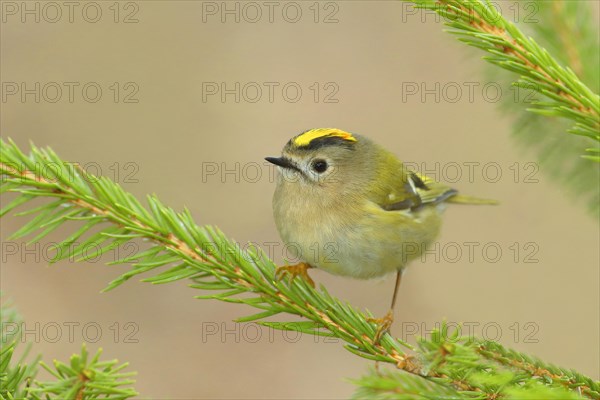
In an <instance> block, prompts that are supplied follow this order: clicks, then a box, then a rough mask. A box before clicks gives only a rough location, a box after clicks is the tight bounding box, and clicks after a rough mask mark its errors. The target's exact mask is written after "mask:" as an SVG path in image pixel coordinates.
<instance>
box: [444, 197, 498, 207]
mask: <svg viewBox="0 0 600 400" xmlns="http://www.w3.org/2000/svg"><path fill="white" fill-rule="evenodd" d="M446 202H447V203H454V204H486V205H493V204H498V201H496V200H492V199H481V198H479V197H473V196H467V195H464V194H456V195H454V196H451V197H449V198H448V199H446Z"/></svg>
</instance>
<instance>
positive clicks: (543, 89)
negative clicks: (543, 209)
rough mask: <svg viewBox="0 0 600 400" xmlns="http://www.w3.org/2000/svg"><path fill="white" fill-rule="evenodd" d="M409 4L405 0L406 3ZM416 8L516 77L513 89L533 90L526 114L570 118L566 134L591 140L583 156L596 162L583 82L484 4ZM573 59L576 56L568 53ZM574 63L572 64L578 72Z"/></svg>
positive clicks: (592, 103)
mask: <svg viewBox="0 0 600 400" xmlns="http://www.w3.org/2000/svg"><path fill="white" fill-rule="evenodd" d="M406 1H409V0H406ZM411 2H413V3H415V4H416V6H417V7H418V8H422V9H426V10H430V11H433V12H436V13H437V14H439V15H440V16H441V17H443V18H444V20H445V24H446V25H447V26H449V27H450V30H449V32H450V33H452V34H455V35H458V36H459V40H460V41H462V42H464V43H466V44H468V45H470V46H473V47H477V48H479V49H481V50H483V51H485V52H486V53H488V54H489V55H488V56H486V57H484V59H486V60H487V61H489V62H490V63H492V64H494V65H496V66H499V67H500V68H503V69H505V70H508V71H511V72H513V73H516V74H518V75H519V79H518V80H516V81H515V82H514V83H513V85H514V86H516V87H518V88H522V89H526V90H533V91H534V92H536V93H538V94H539V95H541V96H543V99H539V100H537V101H535V102H533V103H532V107H531V108H528V109H527V110H528V111H530V112H533V113H537V114H540V115H544V116H555V117H561V118H565V119H567V120H570V121H571V123H572V124H573V125H572V126H571V128H569V129H568V132H569V133H572V134H575V135H580V136H583V137H587V138H589V139H592V140H593V141H594V142H595V146H596V147H592V148H590V149H585V151H586V152H587V153H586V158H587V159H592V160H595V161H599V162H600V157H598V155H597V150H595V149H596V148H597V146H598V143H599V142H600V96H598V94H596V93H595V92H594V91H592V90H591V89H590V88H589V87H588V86H587V85H586V84H584V83H583V82H582V81H581V80H580V79H579V77H578V76H577V75H576V74H575V72H573V70H572V69H571V68H568V67H564V66H562V65H561V64H560V63H559V62H558V61H557V59H556V58H555V57H553V56H552V55H551V54H550V53H549V52H548V51H547V50H545V49H544V48H543V47H541V46H540V45H539V44H538V43H537V42H536V41H534V40H533V39H532V38H530V37H527V36H525V34H523V32H522V31H521V30H520V29H519V28H518V27H516V26H515V25H514V24H512V23H511V22H509V21H507V20H506V19H505V18H504V17H503V16H502V15H501V14H500V13H499V12H498V10H496V8H495V7H494V6H493V4H492V3H491V2H490V1H489V0H412V1H411ZM571 56H572V57H577V54H576V53H575V52H574V51H571ZM578 65H579V64H575V67H576V68H577V66H578Z"/></svg>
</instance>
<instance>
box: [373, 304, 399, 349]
mask: <svg viewBox="0 0 600 400" xmlns="http://www.w3.org/2000/svg"><path fill="white" fill-rule="evenodd" d="M367 321H368V322H374V323H376V324H377V325H378V326H377V331H376V332H375V337H374V338H373V344H376V345H377V344H379V342H380V341H381V338H382V337H383V335H384V334H386V333H389V332H390V328H391V327H392V324H393V323H394V311H393V310H390V311H388V312H387V314H385V315H384V316H383V318H368V319H367Z"/></svg>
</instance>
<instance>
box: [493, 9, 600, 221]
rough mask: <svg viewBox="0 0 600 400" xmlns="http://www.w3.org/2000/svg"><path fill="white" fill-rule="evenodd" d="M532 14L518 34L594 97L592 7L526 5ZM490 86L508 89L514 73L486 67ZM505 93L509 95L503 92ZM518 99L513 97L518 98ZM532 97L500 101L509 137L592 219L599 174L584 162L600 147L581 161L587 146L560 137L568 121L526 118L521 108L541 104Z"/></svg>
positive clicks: (596, 39) (598, 155)
mask: <svg viewBox="0 0 600 400" xmlns="http://www.w3.org/2000/svg"><path fill="white" fill-rule="evenodd" d="M528 4H529V5H530V6H532V8H533V9H534V10H535V16H536V18H537V21H538V22H537V23H531V24H521V25H520V28H521V29H523V31H524V32H525V33H526V34H528V35H533V36H534V37H535V38H537V40H538V41H539V43H540V45H541V46H543V47H544V48H546V49H547V50H548V51H549V52H550V53H551V54H553V55H554V56H556V57H557V59H558V61H559V62H561V63H563V64H566V65H571V66H572V68H573V70H574V71H575V72H576V73H577V75H578V76H579V77H580V78H581V80H582V81H583V82H584V83H585V84H586V85H588V87H590V88H591V89H592V90H593V91H594V92H596V93H598V91H599V90H600V75H599V74H598V70H599V69H600V31H599V30H600V27H599V26H598V23H597V21H596V20H595V19H594V12H593V4H592V2H589V1H544V0H534V1H532V2H530V3H528ZM486 72H487V74H488V75H489V76H490V80H493V81H496V82H500V83H501V84H502V87H503V88H507V89H508V88H509V87H510V82H511V81H512V80H513V78H514V76H513V73H512V72H510V71H508V70H503V69H499V68H496V67H495V66H494V65H491V64H490V65H489V68H487V69H486ZM507 91H508V90H507ZM517 94H518V96H517ZM541 98H542V96H541V95H540V94H538V93H535V92H523V91H520V92H515V96H514V98H512V96H504V97H503V98H502V100H503V101H502V102H501V103H500V106H501V110H502V111H503V112H504V114H505V115H507V116H508V117H509V118H511V119H513V126H512V136H513V137H514V138H515V139H516V140H517V141H518V143H519V144H521V145H522V146H523V147H524V148H528V149H532V150H534V152H535V154H536V156H537V160H538V164H539V166H540V170H541V171H542V172H543V173H545V174H546V175H547V176H549V177H550V178H551V181H552V182H554V183H558V184H560V185H561V186H562V187H563V188H565V189H567V190H568V191H569V192H570V194H571V199H572V200H573V201H574V202H577V203H583V204H585V205H586V206H587V209H588V210H589V211H590V212H591V213H592V214H593V215H594V216H598V215H600V191H599V190H598V182H599V181H600V168H598V166H597V165H594V164H590V163H589V162H588V160H590V159H591V160H596V159H600V146H596V147H589V148H587V149H586V151H587V152H588V155H584V156H581V157H580V154H581V149H582V148H586V147H588V146H589V144H590V143H589V139H588V138H586V137H583V136H579V137H576V136H573V135H564V134H563V132H565V131H566V130H568V128H569V123H570V121H569V120H566V119H560V118H557V117H554V118H553V117H548V116H545V115H539V114H535V113H531V112H527V111H526V110H525V108H524V107H523V105H524V104H528V103H530V102H531V101H532V100H535V101H540V99H541Z"/></svg>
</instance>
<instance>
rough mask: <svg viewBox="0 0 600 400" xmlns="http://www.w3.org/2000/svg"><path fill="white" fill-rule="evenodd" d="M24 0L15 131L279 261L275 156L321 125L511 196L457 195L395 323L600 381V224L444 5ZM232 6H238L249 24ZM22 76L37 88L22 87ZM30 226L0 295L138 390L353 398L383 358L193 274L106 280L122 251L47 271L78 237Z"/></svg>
mask: <svg viewBox="0 0 600 400" xmlns="http://www.w3.org/2000/svg"><path fill="white" fill-rule="evenodd" d="M22 4H25V3H21V2H5V1H3V2H2V7H3V15H2V16H3V21H2V31H1V33H2V39H1V46H2V61H1V78H2V84H3V87H2V89H3V92H2V94H3V99H2V104H1V106H2V115H1V117H2V121H1V134H2V136H3V137H4V138H6V137H12V138H13V139H14V140H15V141H16V142H17V143H18V144H19V145H20V146H22V147H23V148H26V147H27V146H28V141H29V140H32V141H33V142H35V143H36V144H37V145H40V146H51V147H52V148H53V149H54V150H55V151H56V152H57V153H58V154H59V155H60V156H61V157H63V158H64V159H66V160H70V161H78V162H80V163H82V164H84V165H86V166H87V167H88V168H89V172H92V173H94V169H96V172H101V173H102V174H104V175H107V176H109V177H111V178H113V179H116V180H117V181H119V182H120V183H121V184H122V185H123V186H124V187H125V188H126V189H127V190H129V191H131V192H132V193H134V194H135V195H136V196H138V197H139V198H142V197H143V196H145V195H146V194H148V193H156V194H157V195H158V196H159V197H160V198H161V199H162V200H163V201H164V202H165V203H166V204H168V205H171V206H173V207H174V208H176V209H181V208H182V207H184V206H187V207H189V208H190V210H191V212H192V214H193V215H194V217H195V218H196V220H197V222H198V223H199V224H211V225H217V226H219V227H220V228H221V229H222V230H223V231H224V232H225V233H226V234H228V235H229V236H230V237H233V238H235V239H236V240H238V241H240V242H241V243H246V242H248V241H252V242H255V243H258V244H260V245H262V246H270V247H271V248H272V249H273V256H274V258H275V260H276V261H277V262H281V261H282V260H283V258H284V256H285V253H284V249H283V246H282V244H281V243H280V242H279V238H278V235H277V233H276V231H275V226H274V223H273V220H272V216H271V196H272V192H273V190H274V183H273V181H272V179H271V177H270V172H272V170H271V169H270V168H269V167H267V166H266V165H265V164H264V162H263V157H265V156H268V155H277V154H278V153H279V151H280V149H281V147H282V146H283V144H284V143H285V142H286V141H287V140H288V138H289V137H291V136H292V135H294V134H296V133H298V132H300V131H302V130H305V129H308V128H311V127H322V126H332V127H339V128H342V129H346V130H349V131H353V132H358V133H362V134H365V135H368V136H371V137H372V138H374V139H375V140H377V141H378V142H380V143H382V144H383V145H384V146H386V147H388V148H390V149H392V150H393V151H394V152H395V153H397V154H398V155H399V156H400V157H401V158H402V159H404V160H407V161H411V162H416V163H418V164H419V165H421V163H423V164H422V165H424V166H425V168H426V169H428V170H429V173H430V174H431V175H433V176H434V177H436V178H437V179H441V180H446V181H451V182H452V184H453V185H454V186H455V187H456V188H458V189H460V190H463V191H464V192H465V193H469V194H476V195H480V196H484V197H490V198H496V199H498V200H500V201H501V203H502V204H501V205H500V206H498V207H466V206H464V207H461V206H453V207H450V208H449V209H448V211H447V213H446V219H445V225H444V227H443V233H442V235H441V238H440V247H438V249H437V250H435V252H436V256H437V257H438V258H437V259H436V257H435V256H431V257H428V258H427V259H426V260H425V261H424V262H418V261H417V262H414V263H413V264H412V266H411V268H410V270H409V273H408V274H407V275H406V276H405V280H404V282H403V287H402V290H401V292H400V295H399V301H398V304H399V306H398V307H397V313H396V325H395V326H394V333H395V334H396V335H398V336H402V337H404V338H406V339H408V340H409V341H411V342H414V337H415V335H420V334H426V333H427V331H428V330H431V329H432V328H434V326H435V325H434V324H435V322H436V321H441V320H442V319H444V318H446V319H447V320H448V321H450V322H452V323H459V322H463V323H466V324H467V325H468V326H471V327H472V332H473V333H475V334H477V335H479V336H481V335H484V336H486V337H488V338H491V339H498V340H500V342H502V343H503V344H505V345H507V346H510V347H513V348H515V349H518V350H521V351H525V352H528V353H531V354H535V355H536V356H539V357H541V358H543V359H545V360H547V361H550V362H552V363H556V364H558V365H560V366H563V367H569V368H575V369H578V370H580V371H581V372H584V373H586V374H589V375H591V376H592V377H594V378H596V379H597V378H598V377H599V375H600V368H599V357H600V355H599V352H600V350H599V344H598V343H599V340H598V339H599V334H600V333H599V322H600V320H599V313H598V310H599V272H598V266H599V263H600V259H599V254H598V251H599V250H598V242H599V231H598V225H597V221H596V220H595V219H594V218H593V217H590V216H589V215H588V214H586V212H585V210H583V209H582V206H581V205H580V204H578V203H577V202H575V201H574V200H573V199H572V198H571V197H570V196H569V195H567V194H565V193H564V190H563V189H562V188H561V187H558V186H556V185H554V184H553V183H552V182H551V181H550V179H549V178H548V177H547V176H546V175H544V173H543V171H536V169H535V165H532V164H528V163H532V162H535V159H534V158H533V156H532V155H531V154H530V153H528V152H527V151H523V150H522V149H520V148H517V147H516V145H515V143H514V142H513V141H512V140H511V138H510V135H509V132H510V120H509V119H508V118H506V117H505V116H504V115H502V114H501V113H500V112H499V111H498V107H497V104H496V103H495V99H496V97H497V93H496V92H495V91H494V90H495V86H494V85H493V84H492V85H491V86H490V85H488V86H487V87H486V88H485V90H484V84H485V82H484V81H483V80H482V76H483V75H482V74H481V70H482V69H483V62H482V61H480V60H479V59H478V56H479V54H477V57H470V56H469V54H474V52H472V51H470V50H467V49H465V48H464V46H463V45H462V44H460V43H458V42H457V41H456V40H455V39H454V38H452V37H450V36H449V35H447V34H445V33H443V32H442V27H441V25H440V24H436V23H435V22H434V18H433V17H432V16H428V17H426V16H424V15H422V14H420V13H416V14H415V13H414V12H413V10H411V9H410V8H407V6H406V5H404V4H403V3H400V2H392V1H377V2H373V1H371V2H363V1H356V2H354V1H345V2H321V3H313V2H298V3H294V4H292V5H290V3H279V2H275V6H273V7H274V8H273V9H272V10H273V14H272V22H270V21H269V18H270V16H269V8H268V7H267V6H265V5H264V4H263V3H261V2H259V3H252V4H251V5H248V4H246V3H236V2H226V3H222V2H200V1H178V2H168V1H141V2H122V3H113V2H98V3H95V4H96V5H95V6H86V5H85V3H77V2H76V6H75V8H74V9H73V14H72V18H73V21H72V22H70V21H69V18H70V16H69V9H68V8H66V6H62V10H61V13H62V15H61V16H58V14H56V11H57V10H55V9H52V8H51V7H49V6H47V4H48V3H45V2H27V3H26V4H27V6H28V7H30V8H31V9H33V10H34V13H35V12H39V19H40V21H39V22H36V21H35V17H36V15H35V14H32V15H30V14H26V13H25V14H23V12H24V10H22V9H21V7H23V6H22ZM36 4H37V6H36ZM57 4H60V3H57ZM236 4H237V5H236ZM257 6H258V7H259V8H260V10H261V12H262V16H261V17H260V18H258V16H257V14H256V11H257ZM15 7H16V8H15ZM35 7H39V8H38V10H39V11H35V10H36V9H35ZM223 7H227V8H228V10H235V7H238V10H239V13H238V16H239V22H236V21H235V18H236V15H235V14H226V13H225V14H223V12H224V11H225V10H224V8H223ZM513 7H514V6H513ZM517 9H518V8H517ZM98 10H100V12H101V14H97V12H98ZM298 10H300V11H301V15H299V16H298V14H297V11H298ZM317 11H318V12H317ZM234 12H235V11H234ZM511 12H512V13H514V11H511ZM523 12H524V11H521V14H518V13H517V15H516V16H517V17H518V18H521V19H522V18H524V17H525V15H524V14H522V13H523ZM222 17H223V18H225V22H222V21H221V18H222ZM22 18H24V19H25V21H24V22H23V21H22ZM96 19H98V21H97V22H95V23H94V22H92V21H94V20H96ZM295 19H298V21H297V22H295V23H292V22H290V21H294V20H295ZM315 19H316V20H317V22H315ZM513 19H514V18H513ZM54 20H56V21H55V22H52V21H54ZM136 20H137V22H136ZM125 21H128V22H129V23H126V22H125ZM252 21H255V22H252ZM325 21H328V23H325ZM36 82H39V83H40V86H39V89H36V86H35V83H36ZM69 82H73V83H69ZM222 82H224V83H225V84H226V86H227V88H229V89H235V83H236V82H239V84H240V90H239V91H238V95H239V96H240V100H239V102H236V101H235V96H236V95H235V94H231V93H230V94H227V95H225V98H224V101H222V99H221V93H217V94H211V93H212V92H207V90H213V89H215V88H218V89H219V90H220V89H221V88H220V85H221V83H222ZM315 82H316V86H315ZM22 83H25V84H26V85H27V86H26V87H25V89H32V90H33V92H32V93H33V94H31V93H30V94H26V95H25V97H24V98H22V94H23V92H22V90H21V89H23V87H21V84H22ZM422 84H423V85H426V86H424V87H423V86H421V85H422ZM86 85H87V86H86ZM286 85H287V86H286ZM436 85H438V86H436ZM84 86H85V88H86V89H85V90H84ZM284 86H285V87H286V91H285V92H284V91H283V88H284ZM57 87H59V88H61V90H62V93H61V94H60V96H59V95H58V92H56V88H57ZM69 87H72V88H73V92H72V98H71V99H70V98H69V89H68V88H69ZM98 87H99V88H100V89H101V91H102V95H101V96H100V97H98V98H97V101H95V100H96V97H97V95H96V90H97V88H98ZM257 87H260V88H261V89H262V97H260V98H258V97H257V92H256V88H257ZM269 87H273V98H272V99H269ZM317 87H318V88H319V90H318V93H316V92H317ZM415 87H416V88H417V93H414V88H415ZM470 87H473V92H472V95H470V89H469V88H470ZM244 88H245V89H244ZM297 88H300V89H301V94H300V95H299V96H298V95H297V94H296V92H295V90H296V89H297ZM424 88H425V89H427V88H428V89H432V91H433V92H432V93H430V94H424V93H423V90H422V89H424ZM457 88H458V89H457ZM403 89H404V90H403ZM408 89H410V90H413V92H407V90H408ZM234 91H235V90H234ZM411 93H413V94H411ZM36 95H39V102H36V101H35V100H36V99H35V96H36ZM422 95H424V98H422ZM501 95H503V96H512V93H506V92H504V93H501ZM327 96H329V97H327ZM296 97H297V101H295V102H292V100H295V98H296ZM436 97H437V98H436ZM71 100H72V101H71ZM133 100H137V102H131V101H133ZM270 100H272V101H270ZM326 100H327V101H326ZM331 100H337V102H331ZM53 101H55V102H53ZM94 101H95V102H94ZM253 101H254V102H253ZM469 163H472V164H469ZM468 165H473V174H472V176H469V167H468ZM457 166H458V169H457ZM484 166H485V167H486V168H485V169H484V168H483V167H484ZM257 167H259V168H257ZM215 168H217V169H216V173H214V174H213V172H215ZM236 168H237V170H236ZM226 170H231V171H234V172H230V173H225V174H224V175H222V174H221V173H222V172H224V171H225V172H226ZM497 170H499V171H500V172H501V173H502V175H501V176H500V177H499V178H495V176H496V171H497ZM236 171H237V172H236ZM431 171H433V172H431ZM456 171H458V172H459V173H460V174H461V175H460V176H459V177H458V179H454V178H455V177H456ZM517 171H518V175H515V173H516V172H517ZM258 172H260V175H258V176H257V173H258ZM426 172H427V171H426ZM25 220H26V219H25V217H23V218H20V219H19V218H15V217H6V218H4V219H3V220H2V235H1V238H2V241H3V243H2V246H3V247H2V251H3V255H2V268H1V270H0V272H1V274H2V287H1V289H2V291H3V292H4V293H5V295H6V296H7V297H10V298H12V299H13V300H14V302H15V303H16V305H17V307H18V309H19V310H20V312H21V314H22V315H23V317H24V319H25V321H26V324H25V328H26V329H28V330H30V331H31V333H29V336H28V338H29V339H30V340H32V341H37V342H38V343H36V345H35V347H34V352H36V353H41V354H43V357H44V360H46V361H47V362H51V361H52V360H53V359H55V358H56V359H59V360H65V361H66V360H68V357H69V356H70V354H72V353H73V352H78V351H79V347H80V343H81V342H82V341H84V339H85V338H87V339H89V341H95V340H96V336H98V338H97V339H98V340H97V341H96V342H95V343H89V344H88V347H89V348H90V349H91V350H95V349H97V348H98V347H102V348H103V349H104V357H105V358H107V359H110V358H118V359H119V360H121V361H129V362H130V363H131V366H130V370H135V371H138V376H137V383H136V385H135V388H136V389H137V390H138V391H139V392H140V393H141V398H151V399H158V398H164V399H166V398H171V399H225V398H240V399H250V398H273V399H274V398H286V399H287V398H289V399H292V398H315V399H316V398H347V397H349V396H350V395H351V394H352V392H353V390H354V387H353V385H352V384H351V383H349V382H348V380H347V379H348V378H356V377H359V376H360V375H362V374H363V373H365V372H366V371H367V368H368V367H370V366H371V365H372V363H370V362H368V361H365V360H362V359H359V358H357V357H355V356H354V355H352V354H350V353H348V352H347V351H345V350H344V349H343V348H342V345H341V343H337V342H335V341H333V342H331V341H324V340H323V339H320V340H316V341H315V339H314V338H312V337H303V338H297V337H296V335H293V334H289V335H287V336H286V335H284V334H282V333H280V332H269V331H268V330H267V329H261V330H259V328H257V327H256V326H255V325H236V324H234V323H233V322H231V321H232V320H233V319H235V318H236V317H240V316H243V315H248V314H250V313H251V312H252V311H253V310H251V309H249V308H248V307H245V306H241V305H232V304H222V303H219V302H216V301H200V300H194V299H193V296H194V295H198V294H201V293H199V292H197V291H194V290H192V289H189V288H187V287H186V284H185V283H184V282H179V283H176V284H169V285H164V286H152V285H150V284H147V283H140V282H137V281H135V280H133V281H130V282H129V283H127V284H126V285H124V286H122V287H120V288H118V289H116V290H115V291H113V292H110V293H107V294H100V293H99V291H100V290H101V289H102V288H103V287H104V286H105V285H106V284H107V283H108V282H109V281H111V280H112V279H114V278H115V277H117V276H118V274H120V273H122V272H124V271H126V270H127V267H126V266H111V267H107V266H105V265H104V264H103V261H110V260H111V259H113V258H114V257H115V255H116V254H114V253H113V254H108V255H106V256H105V257H104V258H103V260H101V261H99V262H95V263H92V262H89V263H69V262H66V261H65V262H61V263H59V264H58V265H54V266H48V265H47V262H46V260H45V258H46V257H45V255H46V254H48V252H47V247H48V245H49V243H51V242H52V241H55V240H58V239H60V238H63V237H65V236H64V235H65V232H66V230H63V231H62V234H56V235H54V236H51V237H49V238H48V239H46V240H45V241H44V243H43V244H42V245H41V246H40V247H37V248H36V247H35V246H26V245H25V244H24V242H23V241H11V240H9V239H8V236H9V234H10V233H11V232H14V231H15V230H16V229H17V228H18V227H20V226H21V225H22V224H23V222H24V221H25ZM69 229H71V230H72V229H73V226H71V227H70V228H69ZM470 242H476V243H477V244H476V245H473V246H476V247H474V253H473V259H472V260H470V259H469V254H468V253H469V248H468V246H469V245H468V244H465V243H470ZM273 243H274V244H273ZM515 243H516V247H515ZM7 246H13V247H7ZM14 246H17V247H16V248H17V251H16V253H15V252H14V251H12V249H14ZM484 247H485V248H486V249H487V250H486V251H487V252H483V251H482V249H483V248H484ZM498 248H499V249H500V250H501V251H502V254H501V255H499V256H496V255H495V253H494V250H495V249H498ZM517 248H518V249H519V251H518V253H517V250H516V249H517ZM457 249H458V250H460V251H461V252H462V254H458V253H456V251H457ZM8 250H11V251H8ZM129 251H130V249H125V250H123V252H124V253H121V255H123V254H129ZM533 253H535V254H533ZM457 254H458V255H457ZM528 256H529V258H528ZM453 261H454V262H453ZM493 261H495V262H493ZM526 261H537V262H526ZM312 275H313V277H314V278H315V279H316V280H317V281H318V282H322V283H324V284H325V285H326V286H327V287H328V289H329V290H330V291H331V292H332V293H333V294H335V295H337V296H339V297H340V298H341V299H344V300H347V301H348V302H350V303H351V304H354V305H356V306H357V307H362V308H368V309H369V310H371V311H372V312H373V313H374V314H377V315H380V314H383V313H384V312H385V311H386V310H387V306H388V303H389V300H390V296H391V292H392V286H393V278H392V277H389V278H387V279H382V280H379V281H355V280H350V279H344V278H338V277H333V276H329V275H327V274H326V273H322V272H319V271H315V272H313V274H312ZM130 322H131V323H132V324H130V325H127V324H128V323H130ZM69 324H70V325H72V326H74V330H73V332H72V333H73V336H72V337H69V328H68V326H69ZM57 325H58V326H59V327H60V329H59V330H58V334H59V335H58V337H57V329H56V326H57ZM97 328H100V329H101V331H102V332H101V333H99V332H98V329H97ZM117 333H118V335H117ZM465 333H468V332H465ZM36 334H37V335H38V336H37V338H36V337H35V335H36Z"/></svg>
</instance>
